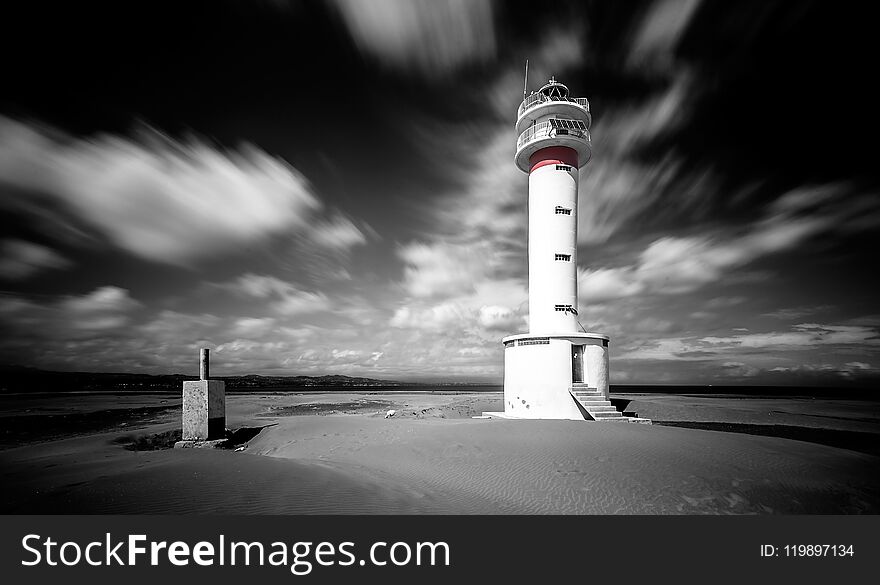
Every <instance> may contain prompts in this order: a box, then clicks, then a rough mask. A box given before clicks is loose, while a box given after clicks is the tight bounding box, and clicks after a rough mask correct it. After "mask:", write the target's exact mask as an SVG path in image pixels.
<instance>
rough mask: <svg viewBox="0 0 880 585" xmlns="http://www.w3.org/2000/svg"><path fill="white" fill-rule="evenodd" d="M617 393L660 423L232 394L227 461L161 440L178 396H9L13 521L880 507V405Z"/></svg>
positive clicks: (376, 396) (485, 405) (4, 460)
mask: <svg viewBox="0 0 880 585" xmlns="http://www.w3.org/2000/svg"><path fill="white" fill-rule="evenodd" d="M612 398H613V399H615V402H617V403H618V404H620V405H621V407H622V408H624V409H625V410H627V411H631V412H637V413H638V415H639V416H642V417H647V418H651V419H653V420H654V421H655V424H653V425H640V424H628V423H596V422H585V421H584V422H581V421H557V420H501V419H486V418H473V417H475V416H479V415H480V414H481V413H482V412H485V411H497V410H501V409H502V396H501V393H499V392H467V391H449V392H389V391H370V390H366V389H365V390H358V391H338V392H320V391H312V392H274V393H259V392H248V393H230V394H229V395H228V396H227V427H228V428H229V429H232V430H239V431H240V432H241V434H240V436H243V437H246V440H241V441H239V443H238V444H236V445H235V446H234V448H232V449H214V450H211V449H171V448H167V447H169V446H170V443H167V441H166V442H165V443H163V442H162V441H161V440H159V439H158V438H161V437H169V436H172V435H173V433H174V432H175V430H177V429H179V428H180V410H179V408H180V398H179V396H177V395H174V394H162V393H152V394H151V393H76V394H70V395H64V396H62V397H59V396H47V395H39V394H26V395H14V396H11V395H7V396H3V411H2V417H0V423H2V424H3V426H4V434H3V442H2V445H0V446H2V450H0V466H2V468H3V470H4V482H3V488H2V489H3V497H2V503H0V506H2V508H3V509H2V511H3V513H4V514H11V513H38V514H39V513H62V514H69V513H84V514H117V513H119V514H221V513H222V514H876V513H877V512H878V511H880V489H878V485H877V481H876V477H878V471H880V457H878V454H877V444H878V441H877V438H878V437H880V412H878V405H877V402H875V401H867V400H836V399H820V398H811V397H785V398H780V397H775V398H774V397H749V396H722V395H712V396H696V395H668V394H631V395H616V396H615V395H612ZM389 410H394V411H395V414H394V416H393V417H390V418H386V413H387V412H388V411H389ZM792 436H794V437H796V439H794V438H791V437H792Z"/></svg>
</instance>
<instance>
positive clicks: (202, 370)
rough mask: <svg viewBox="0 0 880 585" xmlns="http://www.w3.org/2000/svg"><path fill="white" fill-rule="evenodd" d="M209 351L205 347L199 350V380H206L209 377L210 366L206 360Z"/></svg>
mask: <svg viewBox="0 0 880 585" xmlns="http://www.w3.org/2000/svg"><path fill="white" fill-rule="evenodd" d="M210 351H211V350H210V349H208V348H207V347H203V348H202V349H201V350H200V351H199V380H207V379H208V378H209V377H210V375H209V370H210V367H209V365H208V360H209V359H210V357H209V355H208V354H209V353H210Z"/></svg>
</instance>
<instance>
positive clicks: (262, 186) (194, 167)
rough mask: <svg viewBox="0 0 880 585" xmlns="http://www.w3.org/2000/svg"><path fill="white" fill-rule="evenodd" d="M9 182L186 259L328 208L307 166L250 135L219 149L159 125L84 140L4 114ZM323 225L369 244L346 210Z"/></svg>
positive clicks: (282, 230) (326, 238) (3, 170)
mask: <svg viewBox="0 0 880 585" xmlns="http://www.w3.org/2000/svg"><path fill="white" fill-rule="evenodd" d="M3 183H5V184H7V185H11V186H14V187H18V188H19V189H22V190H24V191H25V192H26V193H25V194H23V195H19V197H28V198H33V199H41V200H45V201H46V202H47V204H48V203H51V204H53V205H58V206H60V207H61V208H62V209H64V210H66V212H67V213H70V214H72V215H73V216H74V218H75V220H76V221H77V222H79V223H82V224H84V225H87V226H91V228H93V229H95V230H97V231H98V232H99V233H101V234H102V235H103V236H104V237H106V238H108V239H109V240H110V241H112V242H113V243H114V244H115V245H117V246H119V247H120V248H122V249H124V250H126V251H128V252H130V253H132V254H135V255H137V256H140V257H142V258H146V259H148V260H152V261H156V262H162V263H170V264H177V265H183V266H187V265H191V264H192V263H193V262H195V261H196V260H197V259H200V258H203V257H208V256H215V255H221V254H224V253H229V252H235V251H236V250H237V249H239V248H240V247H241V245H242V244H248V243H254V242H257V241H261V240H263V239H265V238H267V237H268V236H271V235H278V234H287V233H288V232H291V231H293V232H295V231H297V230H307V229H309V228H310V226H311V225H312V223H313V220H314V218H315V215H316V214H318V213H319V212H320V211H321V209H322V207H323V206H322V203H321V202H320V201H319V199H318V198H317V196H316V195H315V194H314V193H313V191H312V188H311V186H310V185H309V183H308V181H307V180H306V179H305V178H304V177H303V176H302V175H301V174H300V173H299V172H297V171H296V170H295V169H293V168H292V167H291V166H290V165H288V164H287V163H285V162H284V161H282V160H280V159H277V158H274V157H271V156H269V155H268V154H266V153H265V152H263V151H262V150H260V149H258V148H256V147H254V146H251V145H248V144H244V145H242V146H241V147H240V148H239V149H238V150H235V151H221V150H219V149H217V148H215V147H213V146H211V145H209V144H207V143H206V142H203V141H200V140H197V139H195V138H192V139H189V140H187V141H184V142H180V141H176V140H174V139H172V138H169V137H167V136H164V135H162V134H160V133H158V132H156V131H152V130H144V131H143V132H142V133H141V140H140V141H136V140H133V139H127V138H122V137H119V136H111V135H99V136H95V137H92V138H90V139H78V138H74V137H71V136H67V135H65V134H63V133H61V132H58V131H54V130H38V129H36V128H34V127H31V126H28V125H26V124H23V123H20V122H15V121H13V120H10V119H8V118H3V117H0V184H3ZM45 206H48V205H44V207H45ZM324 226H325V227H326V229H324V230H321V229H318V230H315V229H314V228H311V229H312V232H313V233H314V234H315V235H316V238H317V239H318V241H319V242H321V243H323V244H326V245H332V246H340V245H341V246H351V245H355V244H358V243H361V238H359V237H358V236H357V234H356V233H355V232H356V231H357V228H356V227H354V226H353V225H350V224H346V220H345V219H344V218H339V217H337V218H334V219H332V220H330V221H329V222H328V223H326V224H324Z"/></svg>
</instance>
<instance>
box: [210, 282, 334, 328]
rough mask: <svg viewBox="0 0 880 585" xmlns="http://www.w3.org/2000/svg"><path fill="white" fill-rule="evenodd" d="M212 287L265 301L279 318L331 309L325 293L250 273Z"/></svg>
mask: <svg viewBox="0 0 880 585" xmlns="http://www.w3.org/2000/svg"><path fill="white" fill-rule="evenodd" d="M213 286H215V287H217V288H220V289H224V290H228V291H231V292H233V293H235V294H238V295H240V296H244V297H248V298H251V299H259V300H265V301H267V304H268V307H269V309H270V310H271V311H272V312H273V313H274V314H276V315H283V316H287V317H289V316H292V315H300V314H313V313H316V312H320V311H326V310H329V309H330V308H331V302H330V299H328V298H327V296H326V295H325V294H324V293H322V292H315V291H307V290H302V289H301V288H299V287H298V286H296V285H295V284H293V283H290V282H287V281H284V280H281V279H280V278H277V277H275V276H267V275H260V274H252V273H248V274H243V275H241V276H239V277H238V278H236V279H235V280H233V281H230V282H225V283H219V284H214V285H213Z"/></svg>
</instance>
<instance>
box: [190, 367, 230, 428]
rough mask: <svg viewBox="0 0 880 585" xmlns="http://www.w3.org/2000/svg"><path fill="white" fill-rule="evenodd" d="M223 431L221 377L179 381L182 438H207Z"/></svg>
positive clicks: (224, 421) (222, 388)
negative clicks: (181, 407)
mask: <svg viewBox="0 0 880 585" xmlns="http://www.w3.org/2000/svg"><path fill="white" fill-rule="evenodd" d="M225 434H226V384H225V382H223V381H222V380H197V381H194V382H184V383H183V439H184V440H199V441H207V440H212V439H222V438H224V436H225Z"/></svg>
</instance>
